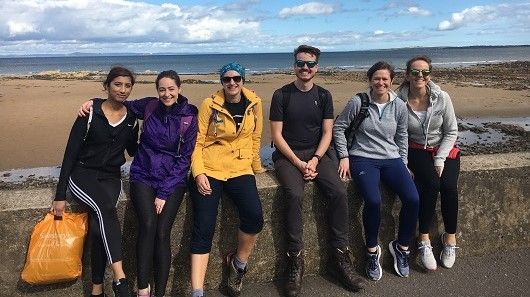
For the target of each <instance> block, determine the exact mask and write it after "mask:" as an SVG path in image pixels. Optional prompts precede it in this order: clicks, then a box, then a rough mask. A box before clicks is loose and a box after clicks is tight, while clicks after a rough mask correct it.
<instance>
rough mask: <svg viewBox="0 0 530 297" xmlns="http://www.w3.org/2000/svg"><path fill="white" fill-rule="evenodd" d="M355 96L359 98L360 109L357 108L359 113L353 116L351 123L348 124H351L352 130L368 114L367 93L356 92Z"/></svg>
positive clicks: (357, 127) (368, 100)
mask: <svg viewBox="0 0 530 297" xmlns="http://www.w3.org/2000/svg"><path fill="white" fill-rule="evenodd" d="M357 96H359V98H361V109H360V110H359V113H358V114H357V115H356V116H355V118H354V119H353V121H352V123H351V124H350V125H351V126H352V131H353V132H355V131H357V129H359V126H360V125H361V123H362V122H363V121H364V119H365V118H366V117H367V116H368V108H369V107H370V98H369V97H368V94H366V93H357Z"/></svg>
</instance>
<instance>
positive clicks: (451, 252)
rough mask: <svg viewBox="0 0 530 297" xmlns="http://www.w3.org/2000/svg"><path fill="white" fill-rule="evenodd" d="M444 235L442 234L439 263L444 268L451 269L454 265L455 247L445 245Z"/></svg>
mask: <svg viewBox="0 0 530 297" xmlns="http://www.w3.org/2000/svg"><path fill="white" fill-rule="evenodd" d="M445 235H446V234H445V233H444V234H442V252H441V253H440V261H441V262H442V266H443V267H445V268H451V267H453V265H454V264H455V259H456V249H457V248H458V247H457V246H456V245H450V244H445Z"/></svg>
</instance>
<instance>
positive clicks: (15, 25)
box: [7, 21, 37, 37]
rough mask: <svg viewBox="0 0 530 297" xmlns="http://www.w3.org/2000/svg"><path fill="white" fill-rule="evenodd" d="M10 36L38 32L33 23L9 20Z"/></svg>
mask: <svg viewBox="0 0 530 297" xmlns="http://www.w3.org/2000/svg"><path fill="white" fill-rule="evenodd" d="M7 27H8V29H9V36H11V37H13V36H16V35H18V34H27V33H34V32H37V30H36V29H35V26H34V25H33V24H29V23H26V22H18V21H8V22H7Z"/></svg>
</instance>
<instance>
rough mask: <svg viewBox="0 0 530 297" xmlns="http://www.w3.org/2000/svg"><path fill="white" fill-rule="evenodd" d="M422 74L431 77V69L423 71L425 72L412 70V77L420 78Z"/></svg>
mask: <svg viewBox="0 0 530 297" xmlns="http://www.w3.org/2000/svg"><path fill="white" fill-rule="evenodd" d="M420 72H421V74H422V75H423V76H429V74H431V71H430V70H429V69H423V70H419V69H411V70H410V75H412V76H420Z"/></svg>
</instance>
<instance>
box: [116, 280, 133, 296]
mask: <svg viewBox="0 0 530 297" xmlns="http://www.w3.org/2000/svg"><path fill="white" fill-rule="evenodd" d="M112 291H113V292H114V296H115V297H131V294H130V292H131V291H130V290H129V282H128V281H127V279H125V278H120V279H119V280H117V281H113V282H112Z"/></svg>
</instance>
